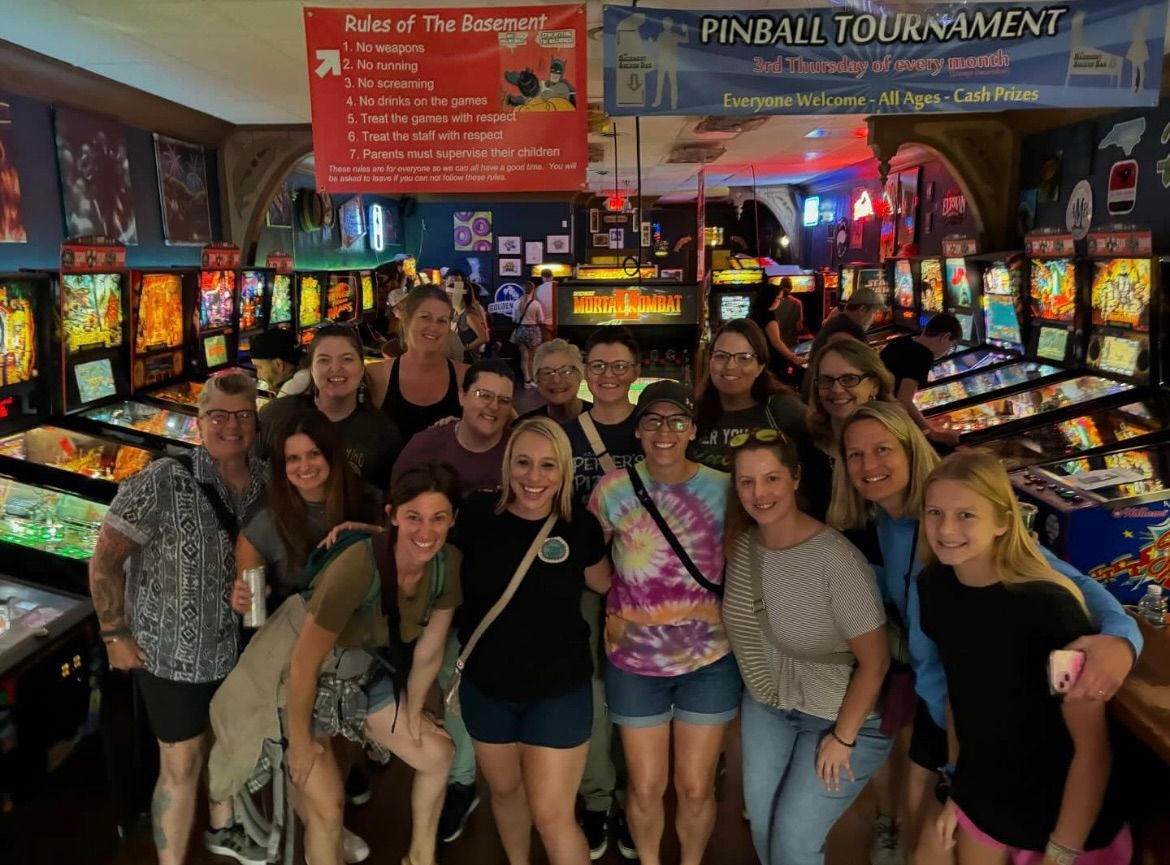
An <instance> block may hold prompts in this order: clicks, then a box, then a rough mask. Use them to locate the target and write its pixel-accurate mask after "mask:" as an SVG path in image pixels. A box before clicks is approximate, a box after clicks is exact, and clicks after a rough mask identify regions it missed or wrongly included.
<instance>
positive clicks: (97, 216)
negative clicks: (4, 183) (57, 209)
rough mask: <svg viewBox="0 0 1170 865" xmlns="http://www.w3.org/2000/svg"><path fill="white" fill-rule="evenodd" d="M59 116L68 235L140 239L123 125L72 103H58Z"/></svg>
mask: <svg viewBox="0 0 1170 865" xmlns="http://www.w3.org/2000/svg"><path fill="white" fill-rule="evenodd" d="M55 115H56V127H57V168H58V171H59V172H60V175H61V200H62V204H63V205H64V207H65V234H66V235H67V236H69V237H81V236H84V235H100V236H102V237H112V238H114V239H115V240H117V241H118V242H119V243H127V244H135V243H138V224H137V222H136V221H135V219H134V199H133V197H132V196H131V189H130V157H129V153H128V151H127V149H126V133H125V130H123V129H122V124H120V123H119V122H118V121H117V120H111V119H110V118H108V117H95V116H94V115H92V114H86V113H85V112H84V111H77V110H75V109H72V108H57V109H55Z"/></svg>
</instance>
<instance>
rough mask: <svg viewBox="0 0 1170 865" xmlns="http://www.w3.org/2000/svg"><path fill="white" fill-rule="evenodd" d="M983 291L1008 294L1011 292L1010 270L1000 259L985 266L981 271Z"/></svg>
mask: <svg viewBox="0 0 1170 865" xmlns="http://www.w3.org/2000/svg"><path fill="white" fill-rule="evenodd" d="M983 293H984V294H998V295H1008V296H1010V295H1011V294H1012V271H1011V268H1009V267H1008V266H1007V265H1006V264H1004V263H1003V262H1002V261H997V262H996V263H995V264H993V265H991V266H990V267H989V268H987V270H986V271H984V273H983Z"/></svg>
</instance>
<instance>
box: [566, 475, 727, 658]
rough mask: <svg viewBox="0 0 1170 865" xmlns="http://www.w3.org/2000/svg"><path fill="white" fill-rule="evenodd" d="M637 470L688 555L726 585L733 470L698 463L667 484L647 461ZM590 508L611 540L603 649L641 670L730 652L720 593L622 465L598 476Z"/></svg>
mask: <svg viewBox="0 0 1170 865" xmlns="http://www.w3.org/2000/svg"><path fill="white" fill-rule="evenodd" d="M638 475H639V476H640V477H641V478H642V482H643V483H644V484H645V485H646V489H647V490H649V492H650V495H651V497H652V498H653V499H654V503H655V504H656V505H658V510H659V511H660V512H661V513H662V516H663V518H664V519H665V520H666V524H667V525H668V526H670V528H671V529H672V530H673V531H674V533H675V536H676V537H677V538H678V539H679V541H680V542H681V543H682V545H683V548H684V549H685V550H686V551H687V554H688V555H689V556H690V557H691V561H693V562H694V563H695V565H696V566H697V567H698V568H699V571H700V572H701V573H702V574H703V576H704V577H706V578H707V579H708V580H710V581H711V582H713V583H722V582H723V517H724V513H725V512H726V507H727V494H728V488H729V480H728V475H727V474H725V473H723V472H717V471H715V470H714V469H710V468H707V467H706V466H702V465H701V466H699V469H698V471H697V472H696V473H695V475H694V476H693V477H692V478H691V479H690V480H688V481H685V482H683V483H679V484H663V483H659V482H658V481H655V480H653V479H651V477H650V472H649V470H648V469H647V468H646V464H645V463H639V464H638ZM589 510H591V511H592V512H593V513H594V514H596V515H597V518H598V520H600V521H601V528H602V529H603V530H604V531H605V537H606V539H607V540H609V539H610V538H612V539H613V564H614V575H613V587H612V588H611V589H610V590H609V594H608V595H607V596H606V602H605V609H606V617H605V651H606V654H607V655H608V656H609V659H610V661H611V662H612V663H613V665H614V666H615V667H618V668H619V669H622V670H625V671H627V672H630V673H639V674H641V675H643V676H679V675H682V674H683V673H690V672H693V671H694V670H698V669H700V668H702V667H705V666H707V665H708V664H713V663H714V662H715V661H718V660H719V659H720V658H722V657H723V656H724V655H726V654H727V653H728V652H730V651H731V645H730V644H729V643H728V641H727V633H726V632H725V631H724V630H723V617H722V615H721V612H720V605H719V598H717V597H715V595H714V594H712V593H711V592H710V591H708V590H707V589H704V588H703V587H702V586H700V585H699V584H698V583H697V582H695V579H694V577H692V576H691V575H690V573H688V571H687V569H686V566H685V565H683V563H682V562H681V561H679V559H678V556H676V555H675V554H674V551H673V550H672V549H671V548H670V544H668V543H667V542H666V538H664V537H663V536H662V532H661V531H659V529H658V526H657V525H656V524H655V523H654V519H653V518H652V517H651V516H650V514H649V513H647V512H646V509H645V508H643V507H642V504H641V502H639V501H638V496H637V494H636V493H635V492H634V487H633V484H631V483H630V478H629V476H628V475H627V474H626V472H625V470H624V469H623V470H620V471H616V472H611V473H609V474H607V475H606V476H605V477H604V478H602V479H601V481H600V482H598V484H597V486H596V488H594V490H593V495H592V496H591V497H590V499H589Z"/></svg>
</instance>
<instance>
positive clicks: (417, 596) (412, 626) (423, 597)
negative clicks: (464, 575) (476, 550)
mask: <svg viewBox="0 0 1170 865" xmlns="http://www.w3.org/2000/svg"><path fill="white" fill-rule="evenodd" d="M462 564H463V554H462V553H461V552H459V550H457V549H456V548H455V547H453V546H451V545H450V544H446V545H444V547H443V549H441V550H439V552H438V553H436V555H435V557H434V558H433V559H431V561H430V564H429V565H428V566H427V572H426V573H424V574H423V576H422V579H420V580H419V581H418V585H417V586H415V589H414V594H413V595H407V594H406V593H405V592H404V591H402V587H401V586H399V587H398V615H399V618H400V620H401V621H400V624H399V626H398V634H399V636H400V637H401V638H402V642H404V643H407V644H409V643H413V642H414V641H415V640H417V639H418V638H419V637H421V636H422V632H423V630H424V629H425V628H426V624H425V621H426V620H427V619H428V618H430V616H429V612H430V611H428V610H427V583H428V581H429V578H430V576H431V573H432V571H434V570H435V569H436V568H443V569H444V570H445V571H446V574H447V576H446V579H445V582H444V584H443V591H442V592H441V593H440V594H439V597H437V598H436V599H435V603H434V606H433V607H432V610H453V609H455V608H456V607H458V606H459V605H460V604H461V603H463V586H462V584H461V583H460V582H459V568H460V566H461V565H462Z"/></svg>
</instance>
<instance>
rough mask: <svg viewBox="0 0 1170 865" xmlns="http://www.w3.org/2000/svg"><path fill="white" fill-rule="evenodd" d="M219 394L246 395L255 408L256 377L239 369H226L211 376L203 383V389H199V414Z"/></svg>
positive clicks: (205, 409)
mask: <svg viewBox="0 0 1170 865" xmlns="http://www.w3.org/2000/svg"><path fill="white" fill-rule="evenodd" d="M220 394H223V395H224V396H243V397H247V399H248V401H249V402H250V403H252V408H253V409H255V408H256V379H254V378H252V376H250V375H248V373H246V372H244V371H243V370H240V369H228V370H224V371H223V372H221V373H217V374H216V375H213V376H211V377H210V378H209V379H207V381H206V382H204V383H203V390H201V391H199V400H198V406H199V414H203V412H205V411H207V407H208V406H209V405H211V401H212V400H213V399H215V398H216V397H217V396H219V395H220Z"/></svg>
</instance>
